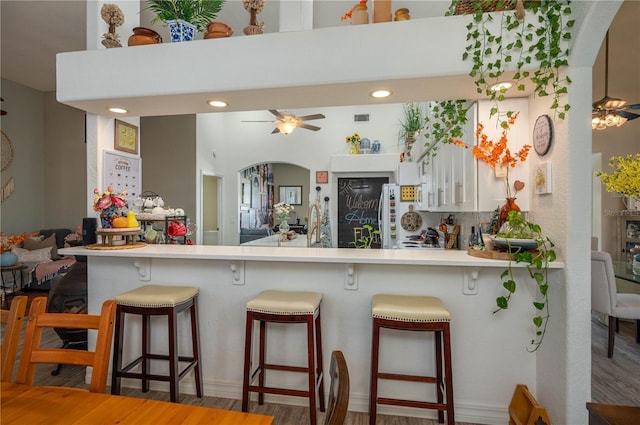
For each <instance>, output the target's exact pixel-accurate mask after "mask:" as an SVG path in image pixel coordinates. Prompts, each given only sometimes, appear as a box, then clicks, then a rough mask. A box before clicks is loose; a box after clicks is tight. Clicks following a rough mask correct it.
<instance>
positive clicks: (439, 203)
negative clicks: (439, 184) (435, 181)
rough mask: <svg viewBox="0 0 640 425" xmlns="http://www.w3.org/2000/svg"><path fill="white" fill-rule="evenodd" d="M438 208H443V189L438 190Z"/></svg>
mask: <svg viewBox="0 0 640 425" xmlns="http://www.w3.org/2000/svg"><path fill="white" fill-rule="evenodd" d="M438 206H439V207H440V206H442V189H438Z"/></svg>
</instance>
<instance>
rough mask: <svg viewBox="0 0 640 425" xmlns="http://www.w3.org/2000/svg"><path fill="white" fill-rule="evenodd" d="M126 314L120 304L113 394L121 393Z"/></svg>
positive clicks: (114, 350) (112, 383) (114, 354)
mask: <svg viewBox="0 0 640 425" xmlns="http://www.w3.org/2000/svg"><path fill="white" fill-rule="evenodd" d="M124 316H125V314H124V313H123V312H122V311H121V309H120V306H117V307H116V326H115V329H114V332H115V335H114V337H113V340H114V347H113V367H112V372H111V394H115V395H119V394H120V376H118V373H117V372H119V371H120V369H122V350H123V347H124V345H123V342H124Z"/></svg>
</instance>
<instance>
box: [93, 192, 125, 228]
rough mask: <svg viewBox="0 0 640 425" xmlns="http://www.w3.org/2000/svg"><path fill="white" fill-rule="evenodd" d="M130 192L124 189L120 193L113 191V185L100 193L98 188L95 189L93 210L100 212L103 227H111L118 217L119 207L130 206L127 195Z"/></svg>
mask: <svg viewBox="0 0 640 425" xmlns="http://www.w3.org/2000/svg"><path fill="white" fill-rule="evenodd" d="M127 194H128V192H127V191H126V190H123V191H122V192H120V193H116V192H114V191H113V186H109V187H107V191H106V192H102V193H100V191H99V190H98V188H95V189H93V195H94V196H93V210H94V211H96V212H98V213H100V222H101V224H102V227H111V223H112V222H113V219H114V218H115V217H116V215H117V212H118V209H120V208H126V207H127V206H128V204H127V201H126V200H125V198H124V197H125V196H127Z"/></svg>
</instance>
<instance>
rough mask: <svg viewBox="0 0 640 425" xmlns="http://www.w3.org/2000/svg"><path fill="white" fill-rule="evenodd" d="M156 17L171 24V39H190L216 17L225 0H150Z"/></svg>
mask: <svg viewBox="0 0 640 425" xmlns="http://www.w3.org/2000/svg"><path fill="white" fill-rule="evenodd" d="M148 2H149V7H148V9H151V10H152V11H153V12H154V13H155V14H156V17H155V18H154V19H153V20H152V21H151V23H156V22H158V21H162V22H164V23H166V24H167V25H168V26H169V32H170V34H171V41H190V40H193V38H194V37H195V33H196V31H203V30H204V29H205V28H206V26H207V25H208V24H209V22H211V21H213V20H214V19H215V18H216V15H217V14H218V12H220V10H221V9H222V5H223V4H224V2H225V0H148Z"/></svg>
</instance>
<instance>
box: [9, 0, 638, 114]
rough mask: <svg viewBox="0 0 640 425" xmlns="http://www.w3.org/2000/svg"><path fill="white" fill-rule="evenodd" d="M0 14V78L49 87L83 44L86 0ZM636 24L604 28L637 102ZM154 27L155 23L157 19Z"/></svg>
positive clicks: (321, 16)
mask: <svg viewBox="0 0 640 425" xmlns="http://www.w3.org/2000/svg"><path fill="white" fill-rule="evenodd" d="M143 3H144V2H143ZM269 3H271V4H269ZM352 3H353V2H352V1H320V2H318V0H316V6H315V8H314V27H322V26H325V27H326V26H332V25H336V22H339V18H338V16H339V15H340V14H341V13H343V12H344V11H346V10H348V8H349V7H350V5H351V4H352ZM402 3H406V4H407V6H409V7H410V8H411V10H412V16H417V17H420V16H422V15H421V12H423V14H425V13H430V14H431V15H432V16H433V14H434V13H436V14H437V16H440V15H442V13H443V11H444V9H445V8H446V5H447V4H448V3H449V2H448V1H442V0H441V1H438V2H431V1H430V2H414V1H409V0H405V1H404V2H403V1H396V2H394V8H395V7H396V6H397V7H401V6H403V4H402ZM427 3H429V7H430V10H429V11H428V12H427V11H426V9H420V8H421V7H422V8H424V7H425V4H427ZM274 4H275V5H277V4H278V2H266V6H265V10H264V11H263V13H262V14H261V15H260V16H259V18H261V19H263V20H264V21H265V22H277V16H278V13H279V11H278V10H277V6H271V5H274ZM318 5H321V6H318ZM434 8H435V9H436V10H435V12H434ZM414 11H415V13H414ZM0 15H1V26H0V29H1V32H0V35H1V37H0V39H1V55H2V57H1V59H2V62H1V64H2V68H1V76H2V78H4V79H7V80H11V81H14V82H17V83H19V84H22V85H25V86H28V87H31V88H34V89H36V90H39V91H45V92H46V91H54V90H55V83H56V82H55V55H56V53H59V52H68V51H79V50H85V45H86V41H85V38H86V35H85V34H86V25H85V20H86V18H85V16H86V3H85V2H84V1H79V0H73V1H53V0H49V1H24V0H20V1H11V0H2V1H1V2H0ZM247 16H248V15H247V14H246V12H245V11H244V9H243V8H242V2H240V1H239V0H228V1H227V4H225V7H224V8H223V11H222V12H221V14H220V16H219V18H221V19H220V20H223V21H224V22H226V23H228V24H229V25H231V26H232V27H233V28H234V29H235V31H236V34H235V35H238V34H237V33H239V32H241V28H243V27H244V25H246V23H247ZM425 16H427V15H425ZM149 20H150V16H149V12H142V14H141V17H140V22H141V25H143V26H145V25H146V26H148V25H150V24H148V22H149ZM639 27H640V1H637V0H626V1H625V3H624V4H623V6H622V7H621V9H620V11H619V12H618V14H617V16H616V18H615V20H614V22H613V24H612V26H611V29H610V39H611V41H610V55H609V61H610V64H609V95H610V96H612V97H622V98H625V99H626V100H628V101H629V102H631V103H638V102H640V78H638V75H640V56H639V54H638V50H639V49H638V45H639V44H640V33H639V32H638V30H637V28H639ZM154 28H156V29H159V27H158V25H156V26H154ZM162 31H164V30H162ZM272 31H273V29H272ZM161 33H162V32H161ZM240 36H242V35H240ZM121 38H122V39H123V40H126V38H127V37H126V36H125V35H121ZM165 38H166V37H165ZM124 42H125V43H126V41H124ZM593 72H594V74H593V76H594V85H593V97H594V100H597V99H600V98H601V97H603V96H604V54H603V52H602V51H601V52H600V54H599V55H598V59H597V61H596V63H595V65H594V71H593Z"/></svg>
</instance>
